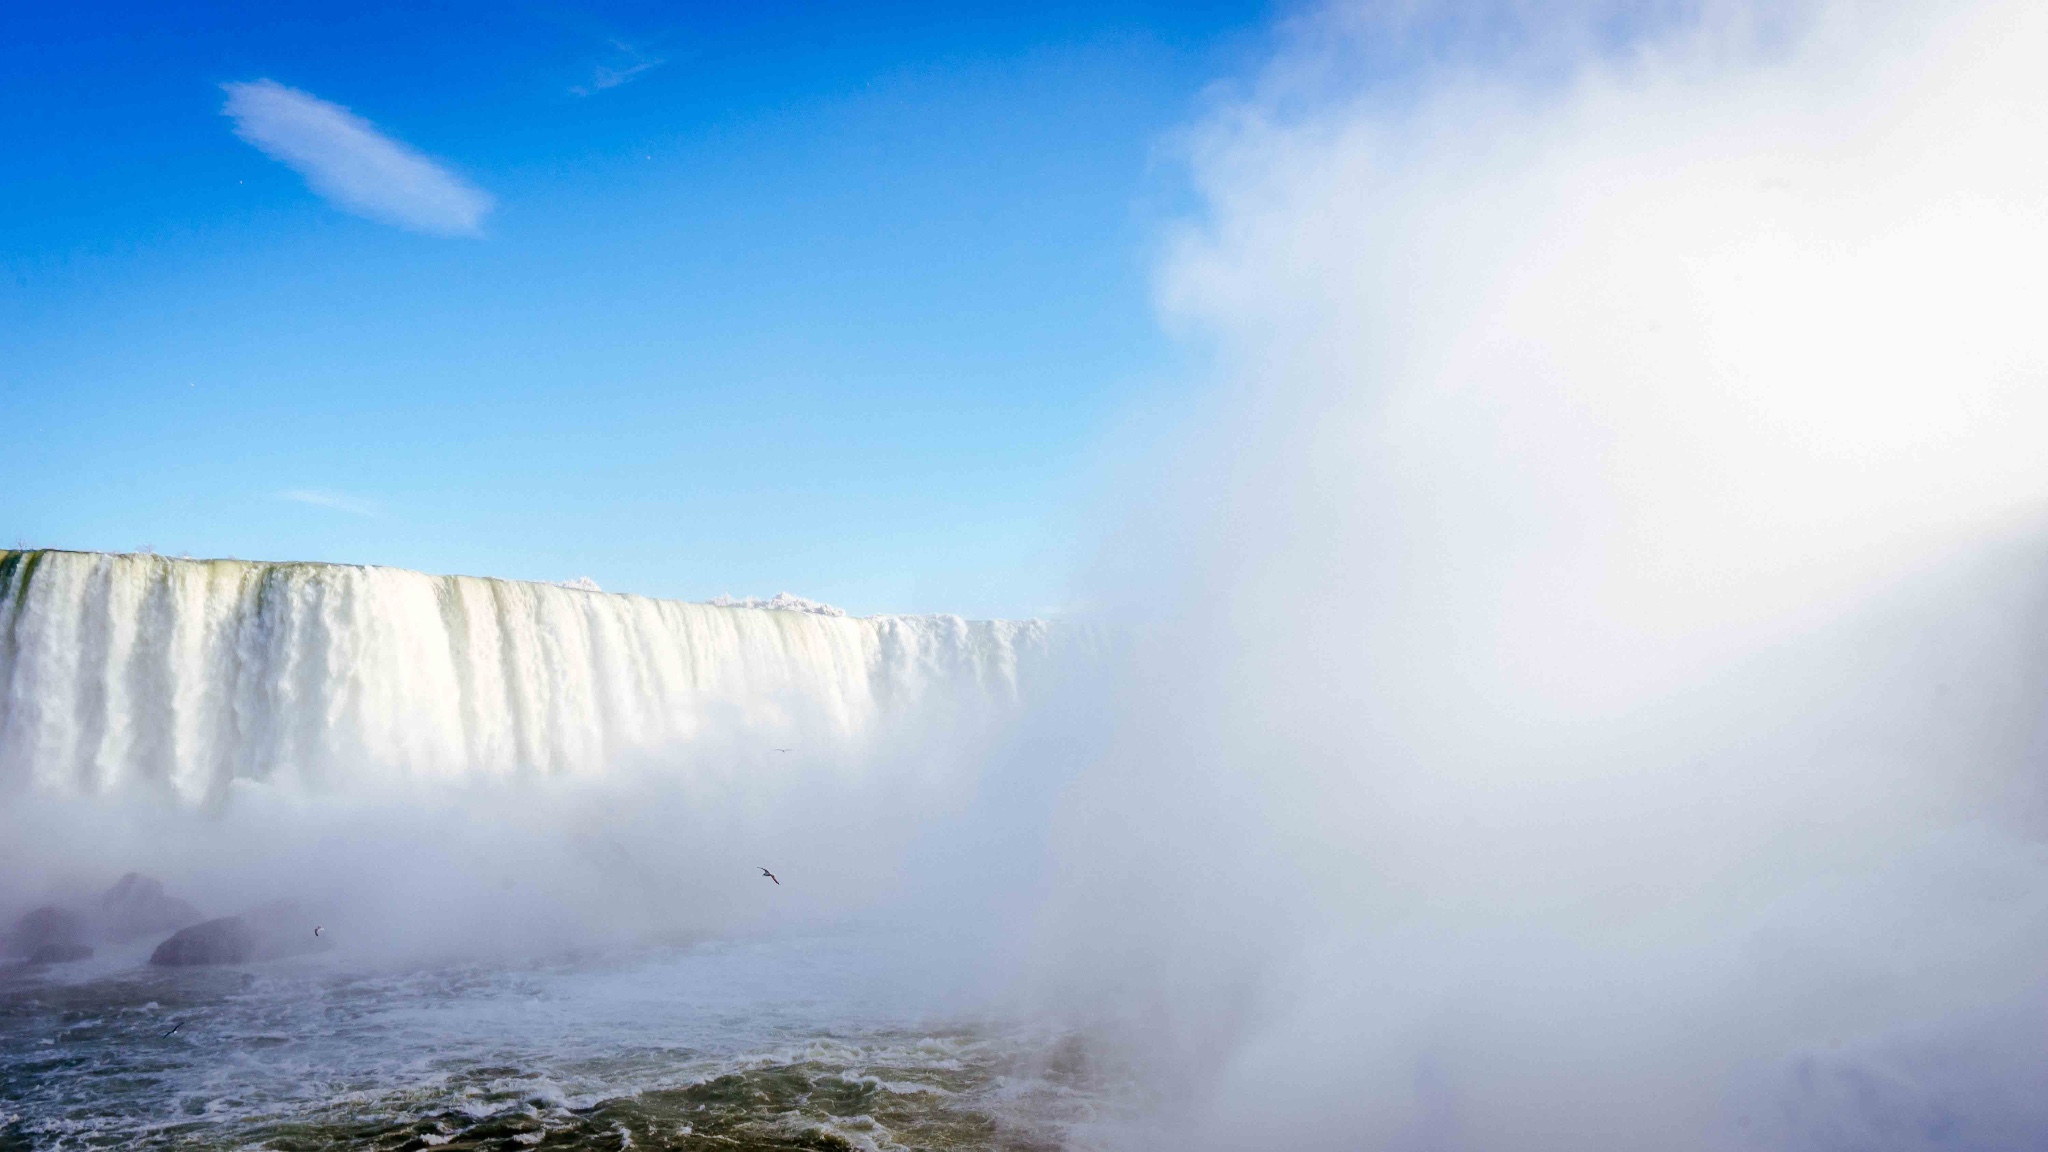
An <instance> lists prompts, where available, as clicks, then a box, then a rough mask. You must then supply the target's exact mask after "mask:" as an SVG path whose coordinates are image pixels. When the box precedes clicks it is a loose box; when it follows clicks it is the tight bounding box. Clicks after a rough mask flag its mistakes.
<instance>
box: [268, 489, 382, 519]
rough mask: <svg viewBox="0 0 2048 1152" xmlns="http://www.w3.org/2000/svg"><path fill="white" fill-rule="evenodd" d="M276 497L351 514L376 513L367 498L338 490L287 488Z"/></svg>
mask: <svg viewBox="0 0 2048 1152" xmlns="http://www.w3.org/2000/svg"><path fill="white" fill-rule="evenodd" d="M277 498H278V499H280V500H290V501H292V502H293V503H296V504H311V505H313V506H314V507H315V508H331V509H333V510H334V511H336V512H346V513H348V514H349V515H351V516H375V515H376V514H377V506H376V505H375V504H372V503H370V502H369V501H368V500H359V499H357V498H356V497H354V496H348V495H344V494H343V493H340V492H326V491H322V490H320V489H318V488H288V489H286V490H285V491H283V492H279V493H278V494H277Z"/></svg>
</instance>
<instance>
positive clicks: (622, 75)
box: [569, 40, 667, 96]
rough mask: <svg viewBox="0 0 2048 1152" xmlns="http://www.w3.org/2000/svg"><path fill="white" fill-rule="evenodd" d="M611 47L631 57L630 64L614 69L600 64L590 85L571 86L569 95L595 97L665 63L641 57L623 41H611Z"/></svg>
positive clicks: (652, 57) (652, 58)
mask: <svg viewBox="0 0 2048 1152" xmlns="http://www.w3.org/2000/svg"><path fill="white" fill-rule="evenodd" d="M612 46H613V47H614V48H617V49H618V50H619V51H620V52H623V53H625V54H626V55H627V56H629V57H631V58H632V61H631V63H628V64H625V65H623V66H620V67H616V68H614V67H611V66H609V65H604V64H600V65H598V66H597V69H596V71H594V72H593V73H592V74H591V80H590V83H588V84H577V85H574V86H572V87H571V88H570V89H569V91H570V92H571V93H573V94H575V95H577V96H595V95H597V94H598V93H599V92H602V91H604V90H605V89H607V88H617V87H618V86H620V85H621V84H630V83H632V82H633V81H635V80H637V79H639V78H640V76H641V74H642V73H644V72H647V71H648V70H650V69H654V68H659V67H661V66H662V65H663V64H666V63H667V61H666V60H662V59H660V58H658V57H654V56H647V55H643V54H642V53H641V51H640V50H639V49H638V48H635V47H633V46H632V45H631V44H628V43H626V42H625V41H624V40H614V41H612Z"/></svg>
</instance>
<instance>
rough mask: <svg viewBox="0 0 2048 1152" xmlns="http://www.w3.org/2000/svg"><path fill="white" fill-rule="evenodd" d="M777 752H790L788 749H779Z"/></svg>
mask: <svg viewBox="0 0 2048 1152" xmlns="http://www.w3.org/2000/svg"><path fill="white" fill-rule="evenodd" d="M776 751H777V752H787V751H789V749H787V748H777V749H776Z"/></svg>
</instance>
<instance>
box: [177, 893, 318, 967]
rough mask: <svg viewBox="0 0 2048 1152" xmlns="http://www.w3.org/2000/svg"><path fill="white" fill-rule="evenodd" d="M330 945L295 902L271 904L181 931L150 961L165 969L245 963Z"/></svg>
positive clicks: (314, 949)
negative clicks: (322, 938) (316, 934)
mask: <svg viewBox="0 0 2048 1152" xmlns="http://www.w3.org/2000/svg"><path fill="white" fill-rule="evenodd" d="M326 947H327V942H326V941H324V940H321V939H318V938H317V937H315V936H314V935H313V925H312V923H311V922H310V921H307V920H306V918H305V917H304V916H303V915H301V914H300V912H299V910H298V908H297V907H296V906H295V905H293V904H291V903H290V902H279V903H276V904H266V905H264V906H263V907H261V908H252V909H250V910H249V911H247V912H244V913H242V914H241V915H240V916H223V917H221V918H220V919H218V920H208V921H205V922H204V923H200V924H194V925H192V926H191V927H190V928H185V929H181V930H180V931H179V932H178V933H177V934H175V935H173V936H172V937H171V938H170V939H168V940H166V941H164V942H163V943H161V944H159V945H157V946H156V951H155V952H152V953H150V957H149V962H150V963H151V964H156V965H160V966H165V967H183V966H186V965H192V964H243V963H247V962H249V961H252V960H278V959H282V958H283V957H286V956H297V955H299V954H301V953H304V952H318V951H323V950H325V949H326Z"/></svg>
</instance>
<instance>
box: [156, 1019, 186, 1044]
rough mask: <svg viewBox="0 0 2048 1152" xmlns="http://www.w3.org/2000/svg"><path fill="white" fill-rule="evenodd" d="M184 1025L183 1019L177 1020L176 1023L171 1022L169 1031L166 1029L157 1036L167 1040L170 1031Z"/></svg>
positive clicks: (174, 1030) (169, 1036)
mask: <svg viewBox="0 0 2048 1152" xmlns="http://www.w3.org/2000/svg"><path fill="white" fill-rule="evenodd" d="M184 1026H185V1022H184V1021H183V1020H180V1021H178V1022H177V1023H175V1024H172V1025H171V1027H170V1030H169V1031H167V1032H165V1033H164V1034H163V1035H162V1036H161V1037H159V1039H163V1040H168V1039H170V1038H171V1033H172V1032H176V1031H177V1030H178V1029H180V1028H183V1027H184Z"/></svg>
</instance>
